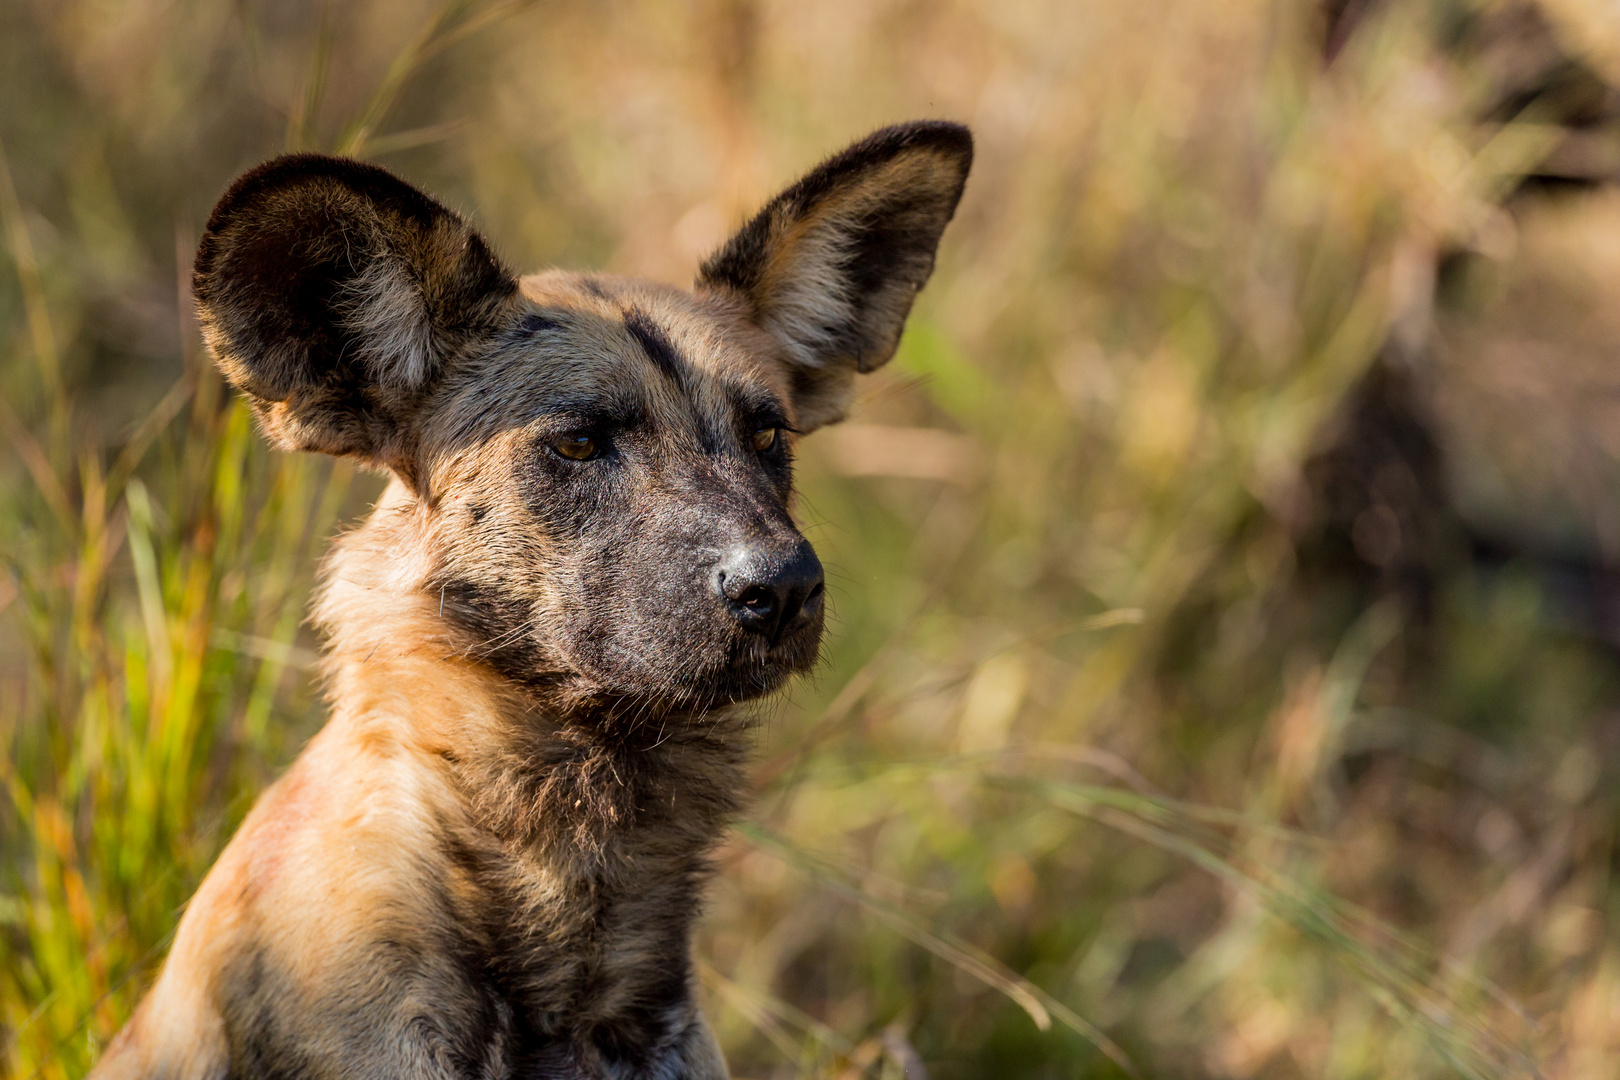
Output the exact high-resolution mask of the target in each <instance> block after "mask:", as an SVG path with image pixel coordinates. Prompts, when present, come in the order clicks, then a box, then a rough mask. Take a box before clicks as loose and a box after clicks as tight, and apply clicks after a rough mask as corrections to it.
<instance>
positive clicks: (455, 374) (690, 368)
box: [94, 124, 971, 1080]
mask: <svg viewBox="0 0 1620 1080" xmlns="http://www.w3.org/2000/svg"><path fill="white" fill-rule="evenodd" d="M970 159H971V143H970V141H969V138H968V135H967V132H966V131H965V130H964V129H962V128H960V127H957V126H954V125H948V124H915V125H908V126H903V127H898V128H890V129H887V130H885V131H882V132H879V133H877V134H876V135H874V136H872V137H870V138H869V139H867V140H865V141H863V142H861V143H859V144H857V145H856V146H854V147H852V148H850V149H849V150H847V151H845V152H844V153H842V154H840V155H838V156H837V157H835V158H833V159H831V160H829V161H828V162H827V163H826V164H824V165H823V166H822V167H821V168H819V169H818V170H816V171H815V172H813V173H812V174H810V176H808V177H807V178H806V179H804V180H803V181H801V182H800V183H799V184H797V185H795V186H794V187H793V188H790V189H789V190H788V191H787V192H785V193H784V194H783V195H782V196H780V197H779V198H778V199H776V200H775V201H773V202H772V203H771V204H770V205H769V206H768V207H767V208H766V209H765V210H764V211H763V212H762V213H761V214H760V215H759V216H758V217H757V218H756V219H754V220H753V221H752V222H750V223H749V224H748V225H746V226H745V227H744V228H743V229H742V231H741V232H739V233H738V235H737V237H736V238H734V239H733V240H732V241H731V242H730V243H729V244H727V245H726V247H725V248H724V249H723V250H722V251H721V252H720V253H719V254H717V255H716V256H715V257H714V258H713V259H711V260H709V261H708V262H707V263H706V264H705V265H704V268H703V271H702V274H701V276H700V278H699V280H698V282H697V285H696V287H695V289H694V290H693V291H691V292H687V291H684V290H680V289H675V288H669V287H665V286H660V285H654V284H649V283H646V282H641V281H633V280H627V279H619V278H605V277H601V276H592V275H581V274H569V273H561V272H553V273H548V274H542V275H538V276H535V277H529V278H525V279H523V280H521V281H519V280H517V279H515V278H514V277H513V276H512V275H511V274H509V273H508V272H507V271H506V270H505V268H504V267H502V266H501V264H500V262H499V260H498V259H497V258H496V257H495V255H494V254H493V252H492V250H491V248H490V247H489V245H488V244H486V243H485V242H484V241H483V240H482V239H481V238H480V237H479V236H478V235H477V234H476V233H475V232H474V231H473V230H472V229H471V228H469V227H468V226H467V225H466V224H465V223H464V222H463V221H462V220H461V219H459V218H458V217H456V215H454V214H452V213H451V212H450V211H448V210H446V209H445V208H444V207H442V206H440V205H439V204H438V203H436V202H434V201H433V200H432V199H430V198H428V197H427V196H425V195H423V194H421V193H420V192H418V191H416V190H415V189H413V188H411V187H409V186H408V185H406V184H404V183H403V182H402V181H400V180H398V179H396V178H395V177H393V176H391V175H390V174H388V173H386V172H384V171H383V170H381V169H377V168H375V167H373V166H369V165H363V164H360V163H357V162H352V161H344V160H339V159H333V158H326V157H321V156H318V155H295V156H290V157H285V158H280V159H278V160H276V161H273V162H270V163H269V164H267V165H264V166H261V167H260V168H258V169H255V170H254V171H252V172H250V173H248V174H247V175H246V176H244V177H243V178H242V179H241V180H239V181H238V182H237V183H236V184H235V185H234V186H233V187H232V188H231V190H230V191H229V192H228V193H227V194H226V195H225V197H224V198H223V199H222V200H221V201H220V204H219V206H218V207H217V208H216V210H215V211H214V214H213V217H212V218H211V219H210V221H209V225H208V229H207V232H206V234H205V236H204V238H203V241H202V244H201V247H200V249H199V251H198V256H197V269H196V277H195V290H196V295H197V302H198V309H199V312H200V314H201V318H202V324H203V328H204V332H205V335H206V337H207V339H208V344H209V346H210V348H211V349H212V350H213V352H214V355H215V356H216V358H217V359H218V361H219V364H220V367H221V369H222V370H223V371H224V372H225V374H226V375H227V377H228V378H229V379H230V381H231V382H232V383H233V384H234V385H235V386H236V387H238V388H239V389H240V390H241V391H242V392H243V393H244V394H245V395H246V396H247V398H248V400H249V401H250V402H251V403H252V405H253V407H254V409H255V411H256V412H257V414H258V416H259V418H260V421H261V426H262V427H263V430H264V432H265V434H266V436H267V437H268V438H269V439H270V440H271V441H272V442H274V443H275V444H276V445H278V446H282V447H285V448H288V449H304V450H317V451H322V452H325V453H332V454H341V455H347V456H352V457H356V458H359V459H361V460H363V461H365V462H367V463H369V464H371V465H374V466H377V467H381V468H385V469H387V470H389V471H390V472H391V473H392V475H393V479H392V481H391V483H390V484H389V486H388V489H387V491H386V492H385V494H384V496H383V498H382V500H381V501H380V503H379V504H378V506H377V508H376V511H375V512H374V513H373V514H372V515H371V517H370V518H369V519H368V520H367V521H366V523H365V524H364V525H362V526H360V527H359V528H357V529H356V530H354V531H353V532H350V533H348V534H346V535H345V536H343V537H341V538H340V539H339V540H338V541H337V543H336V544H335V546H334V550H333V552H332V554H331V555H330V557H329V558H328V559H327V561H326V564H325V568H324V574H323V579H322V585H321V590H320V594H319V597H318V599H317V602H316V607H315V618H316V621H317V623H318V624H319V626H320V627H321V629H322V631H323V632H324V634H325V636H326V640H327V642H328V645H327V653H326V659H325V666H326V674H327V680H328V688H329V694H330V698H331V701H332V706H333V710H332V717H331V720H330V722H329V723H328V724H327V725H326V727H325V728H324V729H323V730H322V731H321V732H320V734H319V735H317V736H316V737H315V739H314V740H313V741H312V742H311V743H310V745H309V746H308V747H307V748H306V749H305V751H304V752H303V753H302V754H301V755H300V756H299V758H298V760H297V761H296V762H295V763H294V764H293V766H292V768H291V769H290V770H289V771H288V772H287V774H286V775H285V776H283V777H282V778H281V779H280V780H279V781H278V782H277V783H276V784H274V785H273V786H272V787H271V788H270V789H269V790H268V791H267V792H266V793H265V794H264V796H263V797H262V798H261V799H260V800H259V802H258V804H257V805H256V806H255V807H254V809H253V811H252V812H251V813H250V814H249V815H248V818H247V820H246V821H245V822H244V823H243V825H242V828H241V829H240V831H239V832H238V833H237V835H236V836H235V838H234V839H233V840H232V841H231V843H230V845H229V846H228V847H227V848H226V850H225V853H224V854H223V855H222V856H221V857H220V859H219V862H218V863H217V864H216V865H215V866H214V868H213V870H212V871H211V872H210V873H209V874H208V876H207V878H206V879H205V880H204V882H203V884H202V886H201V887H200V888H199V890H198V892H197V895H196V897H195V898H194V899H193V901H192V903H191V905H190V907H189V908H188V910H187V912H186V915H185V917H184V919H183V920H182V921H181V925H180V929H179V931H178V934H177V937H176V940H175V945H174V948H173V951H172V952H171V954H170V956H169V958H168V961H167V963H166V964H165V966H164V969H163V972H162V974H161V975H160V977H159V978H158V981H157V983H156V985H155V986H154V987H153V989H152V991H151V993H150V994H149V995H148V996H147V998H146V1000H145V1001H144V1002H143V1003H142V1005H141V1007H140V1009H139V1010H138V1011H137V1013H136V1015H135V1017H134V1019H133V1020H132V1021H131V1022H130V1024H129V1025H128V1027H127V1028H126V1029H125V1030H124V1031H123V1033H122V1034H121V1035H120V1036H119V1037H118V1039H117V1040H116V1041H115V1042H114V1043H113V1044H112V1046H111V1047H109V1049H108V1052H107V1054H106V1055H105V1057H104V1058H103V1059H102V1061H101V1063H100V1064H99V1065H98V1067H97V1069H96V1071H95V1073H94V1075H95V1076H97V1077H100V1078H103V1080H112V1078H122V1077H147V1078H156V1077H175V1078H182V1077H183V1078H223V1077H232V1078H243V1080H246V1078H249V1077H251V1078H288V1080H291V1078H300V1080H302V1078H313V1077H376V1078H379V1080H381V1078H399V1077H409V1078H415V1077H435V1078H440V1077H443V1078H448V1077H489V1078H496V1077H517V1076H526V1077H552V1078H558V1080H563V1078H571V1080H572V1078H581V1080H582V1078H587V1077H589V1078H605V1077H615V1078H619V1077H622V1078H631V1077H635V1078H645V1080H675V1078H677V1077H682V1078H712V1077H723V1076H725V1075H726V1070H725V1065H724V1062H723V1061H722V1059H721V1057H720V1054H719V1052H718V1050H717V1049H716V1047H715V1044H714V1040H713V1038H712V1036H711V1035H710V1034H709V1031H708V1028H707V1026H706V1025H705V1023H704V1021H703V1018H702V1017H701V1015H700V1014H699V1013H698V1011H697V1008H696V1006H695V1004H694V1000H693V994H692V987H691V982H692V971H691V963H690V959H689V946H688V939H689V935H690V929H691V922H692V919H693V917H694V914H695V912H696V910H697V908H698V904H699V900H700V894H701V890H702V887H703V882H704V879H705V877H706V875H707V874H708V872H709V871H708V863H707V856H708V852H709V851H710V849H711V848H712V846H713V845H714V843H715V842H716V840H717V839H718V837H719V835H720V833H721V831H722V829H723V828H724V825H725V822H726V820H727V819H728V817H729V815H731V814H732V813H733V812H734V811H735V809H736V807H737V800H738V793H739V791H740V790H741V769H742V766H743V759H744V752H745V747H746V734H747V718H746V713H745V712H744V711H743V710H742V709H741V706H742V704H743V703H745V702H747V701H749V700H751V699H754V698H757V697H759V696H760V695H762V694H766V693H768V692H770V691H772V690H774V689H775V688H776V687H778V686H779V685H781V683H782V682H783V681H784V680H785V679H786V678H788V677H789V676H790V675H791V674H793V673H794V672H799V671H803V670H805V669H806V668H808V667H809V666H810V665H811V664H812V663H813V662H814V659H815V655H816V649H817V644H818V641H819V636H820V631H821V610H820V607H819V606H818V605H817V603H816V601H815V596H816V595H818V594H811V595H810V597H809V599H805V600H804V602H803V605H802V607H801V606H799V601H798V600H795V602H794V606H793V607H792V609H791V611H790V612H788V613H785V614H782V615H781V616H780V621H779V623H778V624H776V625H775V629H774V632H772V633H770V634H766V633H761V632H760V630H759V628H758V627H757V626H755V627H754V628H753V629H752V630H750V629H749V628H748V627H747V626H746V625H744V624H745V623H746V622H747V621H748V619H749V618H753V616H752V615H751V614H750V612H749V611H744V610H743V609H742V608H741V607H739V604H740V603H741V602H740V601H738V600H736V599H735V598H731V599H728V595H729V594H726V593H724V591H723V589H722V585H723V583H724V581H725V577H724V568H725V567H728V566H732V565H734V564H733V562H726V561H725V560H726V559H728V558H733V555H728V553H735V552H738V551H744V552H746V553H752V554H751V555H750V558H754V557H756V556H757V558H758V559H763V560H765V562H766V563H770V560H772V559H776V560H778V561H781V560H785V559H788V558H790V557H791V558H798V559H800V560H801V561H803V560H805V559H808V560H810V561H811V562H813V559H814V556H813V554H807V553H808V552H809V548H808V545H806V544H805V542H804V540H803V538H802V537H801V536H800V535H799V534H798V532H797V530H796V529H795V528H794V525H793V522H792V520H791V518H790V517H789V514H788V500H789V496H790V490H791V468H790V462H789V443H790V442H791V438H792V434H791V433H795V432H806V431H809V430H811V429H813V428H815V427H817V426H820V425H821V424H825V423H828V422H831V421H833V420H835V419H838V418H839V417H840V416H841V414H842V410H843V407H844V403H845V402H846V401H847V400H848V397H849V394H850V387H851V386H852V384H853V381H854V376H855V373H856V372H857V371H864V370H870V369H871V368H873V367H876V366H877V365H878V364H881V363H883V362H884V361H885V360H887V359H888V358H889V356H890V355H891V354H892V353H893V351H894V349H895V346H896V344H897V342H898V339H899V334H900V330H901V326H902V324H903V322H904V320H905V317H906V314H907V312H908V311H909V308H910V305H911V301H912V298H913V297H914V296H915V294H916V291H917V290H918V289H919V288H921V286H922V284H923V282H924V281H925V280H926V279H927V276H928V274H929V272H930V270H931V269H932V264H933V257H934V249H935V247H936V245H937V243H938V240H939V236H940V233H941V231H942V230H943V229H944V227H945V224H946V222H947V221H948V220H949V219H950V216H951V214H952V212H953V210H954V209H955V206H956V202H957V200H958V198H959V197H960V195H961V191H962V185H963V182H964V180H965V178H966V174H967V169H968V164H969V161H970ZM771 430H776V431H777V432H778V437H777V438H776V439H775V441H774V442H772V443H770V445H768V446H765V447H764V448H763V449H761V448H760V447H761V445H762V444H763V443H764V442H769V440H768V439H761V438H760V433H762V432H767V433H768V432H770V431H771ZM582 440H583V441H584V443H588V445H589V447H590V448H591V449H592V450H593V451H594V456H586V457H585V458H584V459H581V460H576V459H574V458H571V457H569V456H567V455H566V454H565V453H563V452H562V450H561V449H559V447H562V448H564V449H566V446H568V445H573V444H582ZM784 553H785V554H784ZM772 565H774V564H772ZM717 568H718V569H717ZM817 572H818V573H819V570H818V571H817ZM751 602H752V601H750V603H751ZM790 616H791V617H790ZM756 621H757V620H756Z"/></svg>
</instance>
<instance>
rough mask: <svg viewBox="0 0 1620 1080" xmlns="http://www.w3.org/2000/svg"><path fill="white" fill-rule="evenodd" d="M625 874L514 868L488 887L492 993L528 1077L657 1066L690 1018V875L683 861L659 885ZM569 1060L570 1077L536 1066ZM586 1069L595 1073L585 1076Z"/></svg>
mask: <svg viewBox="0 0 1620 1080" xmlns="http://www.w3.org/2000/svg"><path fill="white" fill-rule="evenodd" d="M623 869H624V868H623V867H613V866H609V867H604V868H602V870H601V871H600V872H598V873H596V874H584V875H578V876H571V877H569V878H566V879H559V875H558V874H557V873H556V872H555V871H553V870H551V869H550V868H548V867H546V866H545V865H543V864H541V865H536V864H533V863H529V864H521V863H520V864H517V865H509V866H508V867H506V868H505V872H504V873H502V874H501V875H500V876H499V880H498V881H492V880H491V879H490V878H488V877H486V879H485V880H486V883H487V884H488V885H490V886H493V887H488V888H486V889H485V890H481V892H482V893H483V895H484V899H485V902H486V903H487V904H488V906H487V907H486V909H485V912H484V917H483V918H482V919H481V920H480V922H481V923H482V924H483V926H484V927H486V928H487V929H486V931H485V933H486V935H487V937H486V939H485V940H486V942H487V947H488V948H489V950H490V956H489V968H488V970H489V971H490V976H491V982H492V989H494V990H495V991H496V993H497V994H498V995H499V997H500V999H501V1007H502V1009H503V1011H506V1010H509V1012H510V1016H511V1022H512V1029H511V1030H512V1044H513V1049H512V1056H513V1058H514V1060H515V1061H530V1062H533V1063H534V1065H535V1068H533V1069H532V1070H530V1071H527V1074H528V1075H541V1076H546V1075H553V1074H554V1075H558V1076H573V1075H580V1076H596V1075H603V1076H614V1075H619V1074H620V1072H621V1071H623V1070H620V1069H612V1068H608V1067H607V1066H608V1064H609V1063H612V1062H620V1063H623V1064H624V1065H626V1066H628V1065H631V1064H633V1063H637V1062H640V1063H643V1064H644V1063H645V1062H647V1061H648V1060H650V1059H652V1058H655V1057H657V1056H658V1054H659V1053H661V1052H662V1051H663V1050H664V1049H666V1048H668V1047H671V1046H672V1045H673V1044H674V1042H675V1041H676V1040H677V1038H678V1037H679V1035H680V1033H681V1031H682V1030H684V1028H685V1026H686V1025H687V1023H688V1021H689V1019H690V1017H691V1015H692V1013H693V1004H692V994H691V980H692V971H691V961H690V949H689V937H690V933H691V920H692V917H693V913H694V911H695V909H696V888H697V880H698V877H699V875H698V873H697V869H696V868H695V867H693V866H688V865H684V861H683V865H679V866H670V867H667V868H665V869H666V872H664V873H659V874H647V873H645V872H644V871H643V872H640V873H636V874H632V875H626V874H624V873H623ZM627 881H633V882H634V885H629V884H626V882H627ZM575 1059H578V1060H579V1062H580V1068H579V1069H575V1070H573V1071H569V1069H566V1068H563V1067H562V1066H561V1065H556V1067H555V1068H551V1071H547V1068H543V1067H541V1066H542V1065H544V1064H545V1063H548V1062H549V1063H554V1064H555V1063H558V1062H564V1061H573V1060H575ZM590 1060H597V1061H598V1063H599V1066H600V1067H599V1068H593V1069H584V1063H585V1062H587V1061H590ZM524 1073H525V1070H517V1072H516V1073H515V1074H518V1075H521V1074H524ZM624 1074H625V1075H640V1074H641V1073H640V1071H639V1070H638V1069H637V1068H631V1069H630V1070H629V1071H628V1072H625V1073H624Z"/></svg>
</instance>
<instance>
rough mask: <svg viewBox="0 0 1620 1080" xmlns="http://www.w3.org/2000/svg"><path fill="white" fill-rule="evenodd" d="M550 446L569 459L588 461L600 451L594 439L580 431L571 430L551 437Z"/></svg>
mask: <svg viewBox="0 0 1620 1080" xmlns="http://www.w3.org/2000/svg"><path fill="white" fill-rule="evenodd" d="M551 448H552V449H553V450H555V451H556V452H557V453H558V454H559V455H560V456H562V457H565V458H567V459H568V460H569V461H589V460H590V459H591V458H593V457H596V456H597V455H598V454H599V453H601V450H600V449H599V448H598V447H597V445H596V440H595V439H593V438H591V437H590V436H589V435H586V434H585V433H584V432H580V431H571V432H569V433H568V434H567V435H561V436H559V437H557V438H555V439H553V440H552V441H551Z"/></svg>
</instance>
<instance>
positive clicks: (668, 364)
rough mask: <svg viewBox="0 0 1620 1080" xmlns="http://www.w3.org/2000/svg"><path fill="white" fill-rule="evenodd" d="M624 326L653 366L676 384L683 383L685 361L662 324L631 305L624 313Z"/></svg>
mask: <svg viewBox="0 0 1620 1080" xmlns="http://www.w3.org/2000/svg"><path fill="white" fill-rule="evenodd" d="M624 328H625V329H626V330H628V331H630V336H631V337H633V338H635V339H636V341H637V343H638V344H640V345H641V348H642V351H643V352H645V353H646V354H647V359H649V360H651V361H652V362H653V367H655V368H657V369H658V370H659V372H660V373H661V374H662V375H663V376H664V377H665V378H667V379H669V380H670V381H671V382H673V383H674V384H675V385H676V386H684V385H685V383H686V361H685V360H683V359H681V354H680V353H679V352H678V351H676V348H675V343H674V342H673V341H670V340H669V335H668V334H666V333H665V332H664V328H663V327H662V326H659V325H658V324H657V323H655V322H653V320H652V319H651V318H650V317H649V316H648V315H647V313H646V312H645V311H642V310H641V309H640V308H638V307H632V308H631V309H630V310H629V311H626V312H625V313H624Z"/></svg>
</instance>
